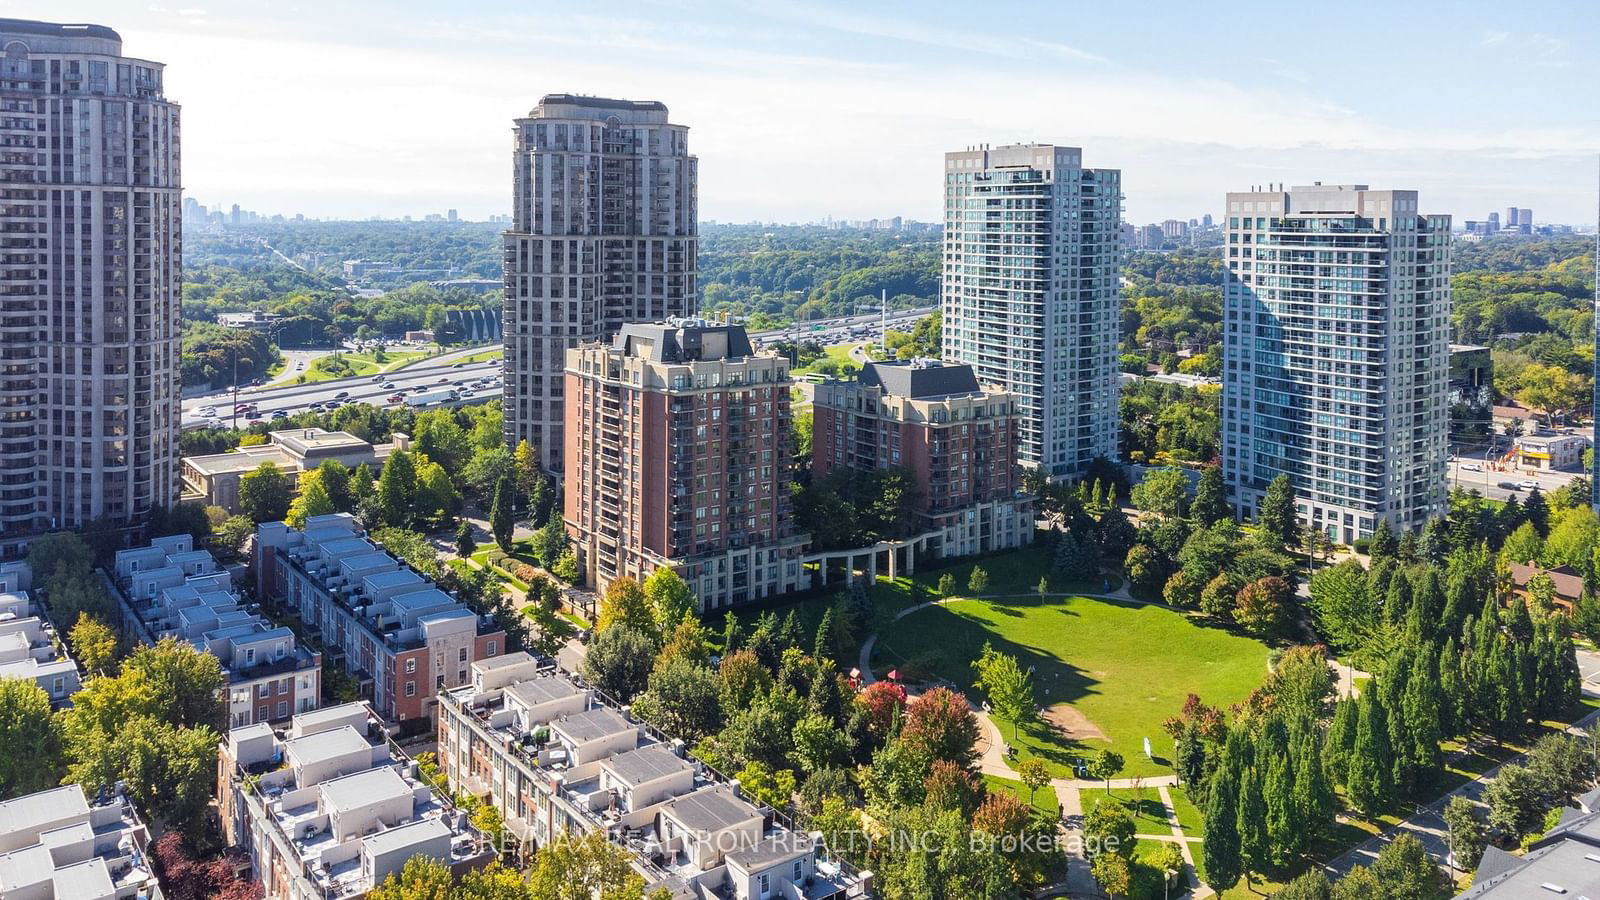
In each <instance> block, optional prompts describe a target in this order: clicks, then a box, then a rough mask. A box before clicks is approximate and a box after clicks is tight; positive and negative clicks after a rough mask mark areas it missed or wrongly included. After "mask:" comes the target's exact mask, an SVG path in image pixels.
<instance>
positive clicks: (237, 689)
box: [113, 534, 322, 727]
mask: <svg viewBox="0 0 1600 900" xmlns="http://www.w3.org/2000/svg"><path fill="white" fill-rule="evenodd" d="M113 574H114V576H115V581H116V588H117V603H118V606H119V607H120V608H121V611H122V633H123V634H124V635H127V636H129V637H131V638H133V639H134V640H138V641H143V642H144V643H148V644H153V643H155V642H156V641H159V640H161V639H162V638H169V637H170V638H174V639H176V640H180V641H184V642H187V643H189V644H191V645H193V646H194V647H195V649H197V650H200V651H203V652H208V653H211V654H212V655H213V656H215V657H216V658H217V660H218V662H220V663H221V664H222V674H223V677H224V678H225V679H227V689H226V690H227V709H228V722H229V723H230V724H231V725H232V726H234V727H237V726H240V725H249V724H251V723H254V722H276V721H280V720H283V719H287V718H289V717H290V716H292V715H294V714H295V713H299V712H305V711H307V710H311V709H316V708H317V706H318V705H319V704H320V703H321V700H322V655H321V654H320V653H317V652H316V651H314V650H311V649H309V648H307V647H304V646H301V644H300V643H299V641H298V640H296V638H295V635H294V632H293V631H290V630H289V629H288V628H286V627H284V626H282V625H275V624H273V623H272V622H269V621H268V620H266V619H265V618H263V617H262V616H261V615H260V614H259V613H257V612H256V611H255V609H254V608H253V607H249V606H247V605H246V604H245V603H244V602H243V601H241V600H240V599H239V595H238V593H237V592H236V591H235V590H234V584H233V577H232V576H231V575H230V574H229V573H228V572H227V571H225V570H224V569H223V568H222V567H221V566H219V565H218V564H217V561H216V559H214V558H213V557H212V556H211V553H210V551H208V550H196V549H195V548H194V538H193V537H192V536H191V535H188V534H176V535H169V536H167V537H159V538H155V539H154V540H152V541H151V542H150V546H148V547H139V548H136V549H131V550H119V551H117V556H116V560H115V564H114V566H113Z"/></svg>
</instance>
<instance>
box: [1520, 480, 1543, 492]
mask: <svg viewBox="0 0 1600 900" xmlns="http://www.w3.org/2000/svg"><path fill="white" fill-rule="evenodd" d="M1538 486H1539V482H1537V481H1534V480H1533V479H1532V478H1524V479H1522V480H1521V481H1519V482H1517V487H1519V488H1523V489H1524V490H1529V491H1531V490H1533V489H1535V488H1537V487H1538Z"/></svg>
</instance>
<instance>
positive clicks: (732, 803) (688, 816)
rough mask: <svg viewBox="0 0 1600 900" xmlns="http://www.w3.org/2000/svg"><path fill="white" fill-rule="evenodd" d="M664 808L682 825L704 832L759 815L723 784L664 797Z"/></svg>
mask: <svg viewBox="0 0 1600 900" xmlns="http://www.w3.org/2000/svg"><path fill="white" fill-rule="evenodd" d="M666 812H668V813H670V814H671V816H672V817H673V818H674V819H677V820H678V821H679V822H681V823H683V826H684V827H685V828H692V829H694V830H695V831H704V832H716V831H721V830H723V829H724V828H729V827H731V826H734V825H738V824H739V823H741V822H748V821H749V820H751V819H759V818H760V817H761V814H760V813H759V812H757V811H756V808H755V807H754V806H751V805H750V804H748V803H746V802H744V801H743V800H740V799H739V798H738V797H735V796H734V795H733V789H732V788H730V787H728V786H727V785H725V784H719V785H717V786H715V787H709V788H703V789H701V790H698V791H695V792H694V793H692V794H684V795H683V796H681V797H674V798H673V799H671V800H669V801H667V805H666Z"/></svg>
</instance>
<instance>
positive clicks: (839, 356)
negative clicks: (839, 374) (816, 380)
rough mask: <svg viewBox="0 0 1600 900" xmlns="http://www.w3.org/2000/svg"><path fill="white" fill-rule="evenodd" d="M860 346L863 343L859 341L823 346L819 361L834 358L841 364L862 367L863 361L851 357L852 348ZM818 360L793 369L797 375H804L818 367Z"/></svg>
mask: <svg viewBox="0 0 1600 900" xmlns="http://www.w3.org/2000/svg"><path fill="white" fill-rule="evenodd" d="M860 346H862V344H861V343H859V342H857V343H853V344H829V345H828V346H826V347H823V348H822V350H823V355H822V357H820V358H819V359H818V360H817V362H821V361H822V360H824V359H832V360H837V361H838V362H839V363H840V364H845V363H848V364H850V365H852V366H855V367H856V368H857V369H859V368H861V363H859V362H857V361H856V360H854V359H852V358H851V357H850V351H851V349H852V348H855V347H860ZM817 362H813V363H812V364H811V365H809V366H804V367H801V368H797V369H793V370H791V371H792V372H793V374H795V375H804V374H806V373H808V372H810V371H812V370H813V369H814V368H815V367H816V364H817Z"/></svg>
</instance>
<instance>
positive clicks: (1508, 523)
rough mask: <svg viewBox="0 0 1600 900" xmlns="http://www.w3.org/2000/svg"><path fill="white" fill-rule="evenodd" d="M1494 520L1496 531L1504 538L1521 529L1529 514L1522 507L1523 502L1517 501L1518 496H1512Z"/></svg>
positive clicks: (1501, 507)
mask: <svg viewBox="0 0 1600 900" xmlns="http://www.w3.org/2000/svg"><path fill="white" fill-rule="evenodd" d="M1494 518H1495V522H1494V527H1495V531H1496V532H1498V533H1499V534H1500V536H1501V537H1502V538H1503V537H1505V536H1506V535H1508V534H1511V533H1512V532H1513V531H1516V530H1517V529H1518V528H1521V527H1522V523H1524V522H1526V521H1528V514H1527V511H1526V510H1524V509H1523V507H1522V501H1520V500H1518V499H1517V495H1516V494H1512V495H1511V496H1510V497H1507V498H1506V502H1505V503H1503V504H1501V506H1500V511H1499V512H1497V513H1495V517H1494ZM1523 562H1527V560H1523Z"/></svg>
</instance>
